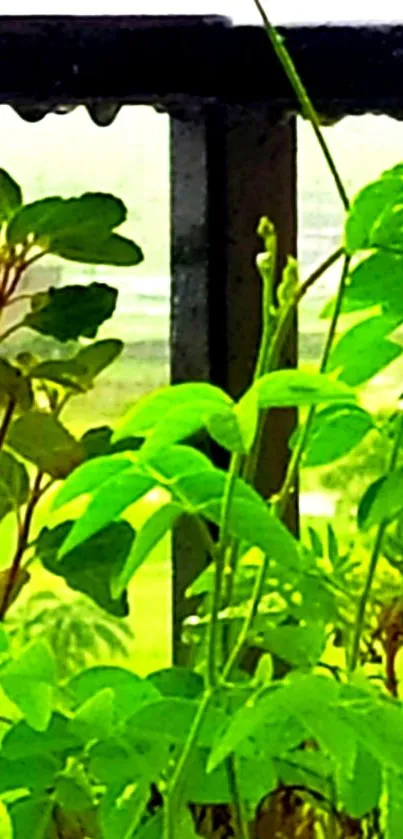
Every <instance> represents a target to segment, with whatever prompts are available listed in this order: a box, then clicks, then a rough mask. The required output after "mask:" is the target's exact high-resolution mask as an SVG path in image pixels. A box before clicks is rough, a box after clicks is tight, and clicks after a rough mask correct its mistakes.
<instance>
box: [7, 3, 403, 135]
mask: <svg viewBox="0 0 403 839" xmlns="http://www.w3.org/2000/svg"><path fill="white" fill-rule="evenodd" d="M280 31H281V33H282V34H283V35H284V37H285V39H286V43H287V45H288V47H289V49H290V51H291V53H292V55H293V57H294V59H295V61H296V64H297V66H298V69H299V72H300V73H301V76H302V77H303V79H304V82H305V83H306V85H307V87H308V89H309V91H310V94H311V96H312V98H313V101H314V103H315V105H316V107H317V109H318V111H319V112H320V114H321V115H322V116H323V119H324V121H327V120H330V121H332V120H333V119H339V118H341V117H344V116H347V115H358V114H364V113H377V114H381V113H382V114H387V115H389V116H393V117H396V118H403V83H402V82H401V79H403V24H398V23H397V24H394V23H390V24H387V23H382V24H375V23H368V24H365V23H357V24H344V23H338V24H325V23H324V24H318V25H305V24H298V25H293V26H285V27H281V28H280ZM100 101H102V102H103V103H108V102H109V103H117V104H118V105H123V104H144V105H154V106H157V107H160V108H161V109H162V110H165V109H166V110H168V111H172V110H176V112H179V113H180V112H183V113H186V112H188V111H190V112H192V113H194V111H195V110H196V109H197V107H201V108H203V107H204V106H205V105H209V104H214V103H218V104H227V105H240V106H246V107H248V106H250V105H256V104H259V103H260V104H269V105H270V106H271V107H272V109H273V112H274V113H283V114H284V113H285V114H287V115H291V114H296V113H298V110H299V109H298V105H297V103H296V101H295V97H294V94H293V92H292V90H291V88H290V85H289V83H288V81H287V79H286V78H285V76H284V73H283V71H282V69H281V67H279V65H278V63H277V61H276V59H275V57H274V55H273V53H272V50H271V47H270V44H269V43H268V40H267V38H266V36H265V33H264V31H263V29H262V27H260V26H244V25H243V26H235V25H232V23H231V21H230V20H229V19H228V18H225V17H220V16H204V17H203V16H200V17H199V16H185V17H183V16H175V15H174V16H68V15H66V16H63V15H55V16H39V15H33V16H0V104H10V105H12V106H13V107H16V109H17V110H18V111H19V112H20V113H21V115H22V116H24V109H25V116H26V118H28V119H32V120H34V119H39V118H40V117H41V116H43V115H44V114H45V113H46V112H47V111H49V110H53V109H56V107H57V106H69V105H77V104H85V105H87V106H88V105H90V106H91V105H92V106H93V107H94V108H95V111H96V105H97V103H99V102H100ZM33 103H40V105H41V107H40V108H39V109H37V110H36V112H35V109H34V108H33ZM30 109H31V110H30Z"/></svg>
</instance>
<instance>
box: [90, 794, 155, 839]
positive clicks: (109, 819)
mask: <svg viewBox="0 0 403 839" xmlns="http://www.w3.org/2000/svg"><path fill="white" fill-rule="evenodd" d="M149 798H150V786H149V784H148V783H146V782H143V783H138V784H133V783H131V784H127V787H126V789H125V790H123V791H121V790H119V791H118V792H116V791H115V790H114V789H113V788H112V789H109V790H107V792H106V793H105V795H104V796H103V797H102V800H101V804H100V823H101V829H102V835H103V836H107V837H108V839H132V837H133V835H134V833H133V832H134V831H135V829H136V827H137V826H138V824H139V823H140V821H141V819H142V817H143V816H144V813H145V811H146V805H147V802H148V800H149Z"/></svg>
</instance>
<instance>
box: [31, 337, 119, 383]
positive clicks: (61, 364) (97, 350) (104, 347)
mask: <svg viewBox="0 0 403 839" xmlns="http://www.w3.org/2000/svg"><path fill="white" fill-rule="evenodd" d="M122 349H123V343H122V341H117V340H114V339H112V338H111V339H110V340H105V341H96V342H95V343H94V344H91V345H90V346H89V347H84V348H83V349H82V350H80V351H79V352H78V353H77V355H75V356H74V358H70V359H65V360H57V361H42V362H41V363H40V364H36V365H35V366H34V367H33V368H32V369H31V372H30V375H31V378H33V379H41V380H44V381H50V382H54V383H56V384H60V385H63V386H64V387H68V388H71V389H72V390H75V391H77V392H78V393H85V391H87V390H89V389H90V388H91V387H93V384H94V379H95V377H96V376H98V375H99V373H101V372H102V370H104V369H105V368H106V367H108V365H109V364H112V362H113V361H114V360H115V359H116V358H117V356H118V355H119V354H120V353H121V352H122Z"/></svg>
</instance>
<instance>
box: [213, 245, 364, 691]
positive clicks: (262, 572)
mask: <svg viewBox="0 0 403 839" xmlns="http://www.w3.org/2000/svg"><path fill="white" fill-rule="evenodd" d="M349 264H350V258H349V257H348V256H346V258H345V260H344V265H343V271H342V275H341V279H340V283H339V288H338V291H337V297H336V303H335V307H334V311H333V315H332V320H331V323H330V327H329V332H328V335H327V339H326V344H325V347H324V350H323V354H322V360H321V364H320V371H321V372H322V373H323V372H324V371H325V370H326V367H327V364H328V361H329V356H330V351H331V347H332V343H333V340H334V336H335V334H336V328H337V321H338V318H339V316H340V312H341V306H342V302H343V294H344V290H345V287H346V281H347V275H348V269H349ZM281 330H282V327H281V323H280V322H279V323H278V325H277V330H276V334H275V336H274V338H273V349H272V355H273V357H275V355H276V353H277V352H278V347H277V342H278V341H279V340H280V338H279V335H280V334H281ZM314 413H315V409H314V408H311V409H310V411H309V413H308V417H307V419H306V422H305V425H304V427H303V428H302V431H301V433H300V435H299V439H298V442H297V444H296V446H295V448H294V451H293V454H292V457H291V459H290V462H289V464H288V469H287V474H286V477H285V480H284V483H283V486H282V489H281V492H280V494H279V497H278V500H277V502H276V503H275V504H274V508H273V514H275V515H277V516H278V517H279V518H282V516H283V515H284V512H285V510H286V508H287V504H288V500H289V497H290V495H291V494H292V492H293V491H294V487H295V481H296V475H297V472H298V467H299V463H300V460H301V457H302V454H303V452H304V448H305V446H306V443H307V441H308V438H309V433H310V430H311V425H312V420H313V417H314ZM268 568H269V557H268V556H267V555H266V556H265V557H264V558H263V560H262V564H261V566H260V568H259V570H258V572H257V575H256V578H255V585H254V588H253V592H252V598H251V601H250V605H249V611H248V614H247V615H246V617H245V621H244V624H243V627H242V628H241V630H240V632H239V635H238V638H237V640H236V642H235V645H234V647H233V649H232V652H231V654H230V656H229V658H228V661H227V663H226V665H225V668H224V675H223V678H224V680H226V679H228V678H229V676H230V673H231V670H232V668H233V666H234V665H235V664H236V662H237V660H238V657H239V655H240V653H241V651H242V649H243V646H244V644H245V643H246V641H247V639H248V635H249V632H250V630H251V628H252V625H253V622H254V620H255V617H256V614H257V611H258V608H259V603H260V601H261V599H262V595H263V590H264V583H265V579H266V576H267V572H268Z"/></svg>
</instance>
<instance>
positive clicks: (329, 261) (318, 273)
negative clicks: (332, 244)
mask: <svg viewBox="0 0 403 839" xmlns="http://www.w3.org/2000/svg"><path fill="white" fill-rule="evenodd" d="M343 254H344V248H337V250H335V251H333V253H331V254H330V255H329V256H327V257H326V259H325V260H324V261H323V262H321V264H320V265H318V267H317V268H315V270H314V271H312V274H310V275H309V277H307V279H306V280H304V282H303V283H301V286H300V288H299V291H298V294H297V303H300V302H301V300H302V298H303V297H305V295H306V294H307V292H308V291H309V289H310V288H311V286H313V285H314V284H315V283H316V281H317V280H319V279H320V278H321V277H322V275H323V274H325V273H326V271H328V270H329V268H331V267H332V265H334V264H335V262H337V261H338V260H339V259H340V257H342V256H343Z"/></svg>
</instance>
